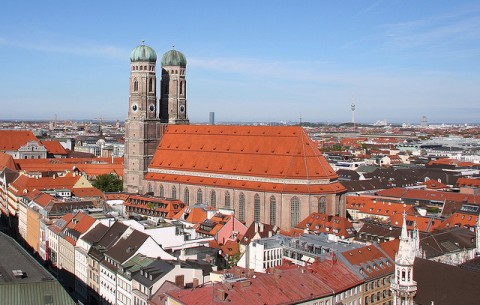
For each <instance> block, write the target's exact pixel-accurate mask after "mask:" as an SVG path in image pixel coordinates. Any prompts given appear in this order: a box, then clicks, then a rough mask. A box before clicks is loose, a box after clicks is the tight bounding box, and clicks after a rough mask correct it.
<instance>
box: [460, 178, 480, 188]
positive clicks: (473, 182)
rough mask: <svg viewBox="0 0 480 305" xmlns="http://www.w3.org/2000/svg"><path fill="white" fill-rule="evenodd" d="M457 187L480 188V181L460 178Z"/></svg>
mask: <svg viewBox="0 0 480 305" xmlns="http://www.w3.org/2000/svg"><path fill="white" fill-rule="evenodd" d="M457 186H459V187H462V186H463V187H464V186H470V187H476V188H479V187H480V179H473V178H458V180H457Z"/></svg>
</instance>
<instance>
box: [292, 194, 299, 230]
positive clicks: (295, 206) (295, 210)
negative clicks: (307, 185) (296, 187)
mask: <svg viewBox="0 0 480 305" xmlns="http://www.w3.org/2000/svg"><path fill="white" fill-rule="evenodd" d="M290 215H291V217H292V218H291V227H292V228H294V227H295V226H296V225H297V224H298V223H299V222H300V200H299V199H298V197H297V196H294V197H292V199H291V200H290Z"/></svg>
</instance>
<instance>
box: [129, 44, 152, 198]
mask: <svg viewBox="0 0 480 305" xmlns="http://www.w3.org/2000/svg"><path fill="white" fill-rule="evenodd" d="M156 62H157V54H156V53H155V51H154V50H153V49H152V48H150V47H149V46H146V45H145V44H143V43H142V44H141V45H139V46H137V47H136V48H135V49H133V51H132V53H131V54H130V97H129V102H128V117H127V120H126V122H125V154H124V169H125V171H124V178H123V190H124V191H125V192H129V193H140V192H141V191H142V190H141V187H142V182H143V179H144V176H145V173H146V172H147V168H148V165H149V164H150V161H151V160H152V157H153V154H154V153H155V150H156V148H157V145H158V142H159V140H160V137H161V135H160V132H161V128H160V127H161V126H160V119H159V118H158V107H157V95H156V84H157V78H156V70H155V65H156Z"/></svg>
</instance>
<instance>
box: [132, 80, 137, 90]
mask: <svg viewBox="0 0 480 305" xmlns="http://www.w3.org/2000/svg"><path fill="white" fill-rule="evenodd" d="M133 91H138V81H137V80H135V81H134V82H133Z"/></svg>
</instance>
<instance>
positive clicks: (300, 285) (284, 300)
mask: <svg viewBox="0 0 480 305" xmlns="http://www.w3.org/2000/svg"><path fill="white" fill-rule="evenodd" d="M272 272H273V273H272V274H264V273H258V274H255V277H252V278H248V279H247V280H244V281H239V282H233V283H214V284H213V287H212V285H205V286H202V287H198V288H194V289H185V290H180V289H179V290H172V291H169V292H167V295H168V296H170V297H173V298H174V299H175V300H177V301H180V302H182V304H197V305H203V304H225V303H230V304H252V305H255V304H262V305H263V304H294V303H301V302H304V301H307V300H310V299H314V298H321V297H325V296H330V295H332V294H333V293H339V292H342V291H345V290H347V289H350V288H352V287H355V286H357V285H359V284H361V283H362V282H363V280H360V279H359V278H358V277H357V276H356V275H355V274H354V273H353V272H352V271H350V270H349V269H348V268H347V267H346V266H345V265H343V264H342V263H340V262H337V263H335V264H332V263H331V262H328V261H325V262H321V263H319V262H315V263H313V264H311V265H310V266H309V267H308V268H304V267H301V268H298V267H294V268H282V269H280V268H276V269H273V271H272ZM222 295H223V297H224V298H222Z"/></svg>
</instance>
